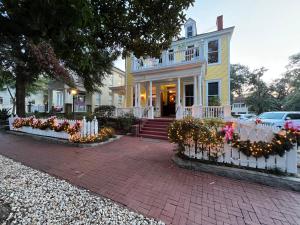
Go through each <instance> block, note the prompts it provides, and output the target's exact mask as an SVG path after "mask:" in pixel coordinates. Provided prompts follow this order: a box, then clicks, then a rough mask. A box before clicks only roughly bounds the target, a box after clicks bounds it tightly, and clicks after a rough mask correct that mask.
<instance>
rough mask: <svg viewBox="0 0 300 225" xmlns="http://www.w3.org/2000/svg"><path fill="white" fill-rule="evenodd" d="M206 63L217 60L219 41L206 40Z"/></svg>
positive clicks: (216, 61)
mask: <svg viewBox="0 0 300 225" xmlns="http://www.w3.org/2000/svg"><path fill="white" fill-rule="evenodd" d="M207 61H208V64H211V63H218V62H219V41H218V40H213V41H209V42H208V51H207Z"/></svg>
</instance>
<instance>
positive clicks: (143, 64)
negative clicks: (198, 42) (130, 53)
mask: <svg viewBox="0 0 300 225" xmlns="http://www.w3.org/2000/svg"><path fill="white" fill-rule="evenodd" d="M200 61H204V53H203V51H201V47H196V48H189V49H184V50H179V51H175V52H170V51H164V52H163V53H162V55H161V57H160V58H159V59H156V58H146V59H142V58H141V59H137V58H135V57H133V59H132V71H133V72H138V71H142V70H148V69H149V70H150V69H156V68H161V67H167V66H172V65H179V64H187V63H195V62H200Z"/></svg>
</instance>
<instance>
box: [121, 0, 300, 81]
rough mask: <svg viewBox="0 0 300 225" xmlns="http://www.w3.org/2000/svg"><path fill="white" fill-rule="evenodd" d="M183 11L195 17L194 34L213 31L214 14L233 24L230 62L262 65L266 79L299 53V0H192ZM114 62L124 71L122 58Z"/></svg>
mask: <svg viewBox="0 0 300 225" xmlns="http://www.w3.org/2000/svg"><path fill="white" fill-rule="evenodd" d="M186 14H187V18H189V17H191V18H193V19H194V20H196V22H197V33H203V32H208V31H213V30H215V29H216V26H215V22H216V17H217V16H218V15H223V16H224V27H230V26H235V30H234V34H233V37H232V41H231V63H241V64H244V65H248V66H249V67H250V68H251V69H255V68H259V67H261V66H264V67H266V68H267V69H269V70H268V72H267V73H266V74H265V76H264V79H265V80H266V81H268V82H269V81H271V80H272V79H274V78H276V77H278V76H280V74H281V73H283V72H284V71H285V66H286V64H287V63H288V57H289V56H290V55H292V54H295V53H297V52H300V0H196V2H195V4H194V6H193V7H190V8H189V9H188V10H187V12H186ZM115 65H116V66H117V67H119V68H120V69H123V70H125V66H124V60H121V59H120V60H118V61H117V62H116V64H115Z"/></svg>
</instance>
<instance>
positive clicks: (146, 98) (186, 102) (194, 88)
mask: <svg viewBox="0 0 300 225" xmlns="http://www.w3.org/2000/svg"><path fill="white" fill-rule="evenodd" d="M159 72H160V73H159V74H155V73H151V72H148V73H147V74H146V75H144V76H142V75H141V74H136V75H135V76H134V79H135V82H134V86H133V87H132V92H133V95H132V106H133V107H132V108H131V111H132V112H133V113H134V115H135V117H137V118H148V119H154V118H159V117H171V118H176V119H182V118H184V117H187V116H193V117H195V118H214V117H216V118H228V117H230V116H231V108H230V105H229V104H228V105H225V104H222V103H221V101H219V99H220V98H221V92H220V86H218V85H217V86H215V84H216V83H217V82H211V83H212V84H213V85H211V86H209V87H208V86H207V84H208V83H209V84H210V81H206V80H205V73H206V65H205V64H196V65H193V66H189V67H188V68H184V69H182V68H181V69H176V70H173V71H170V70H167V71H159ZM205 86H207V87H205ZM123 110H126V111H128V110H129V109H128V108H124V109H123ZM118 111H119V112H122V110H120V109H118Z"/></svg>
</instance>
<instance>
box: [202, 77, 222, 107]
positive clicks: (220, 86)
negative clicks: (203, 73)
mask: <svg viewBox="0 0 300 225" xmlns="http://www.w3.org/2000/svg"><path fill="white" fill-rule="evenodd" d="M205 82H206V84H205V87H206V88H205V89H206V90H205V92H206V93H205V95H206V96H205V99H206V101H205V105H206V106H208V84H209V83H214V82H218V85H219V88H218V91H219V93H218V94H219V100H220V103H221V105H222V99H221V98H222V96H221V95H222V80H221V79H213V80H206V81H205Z"/></svg>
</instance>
